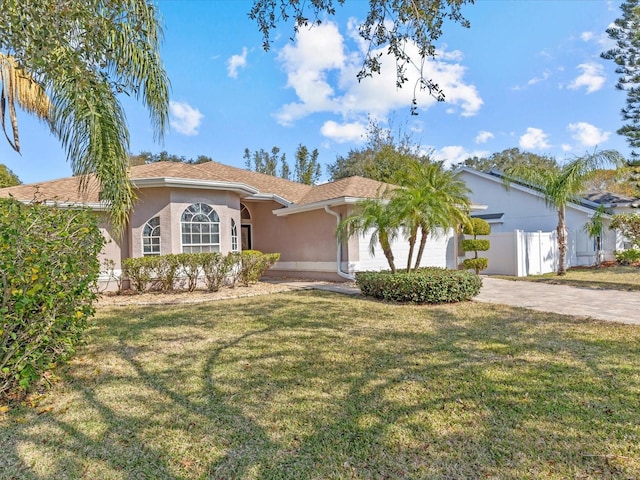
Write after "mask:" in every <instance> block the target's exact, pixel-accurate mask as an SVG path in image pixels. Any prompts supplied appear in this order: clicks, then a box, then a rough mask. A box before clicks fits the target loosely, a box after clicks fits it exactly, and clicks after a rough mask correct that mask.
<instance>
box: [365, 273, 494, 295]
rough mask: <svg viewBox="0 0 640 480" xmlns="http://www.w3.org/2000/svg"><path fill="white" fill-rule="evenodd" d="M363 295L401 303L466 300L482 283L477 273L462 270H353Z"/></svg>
mask: <svg viewBox="0 0 640 480" xmlns="http://www.w3.org/2000/svg"><path fill="white" fill-rule="evenodd" d="M356 283H357V285H358V287H359V288H360V290H361V291H362V293H363V294H364V295H367V296H370V297H374V298H377V299H380V300H386V301H392V302H402V303H452V302H461V301H463V300H470V299H472V298H473V297H475V296H476V295H478V293H480V287H481V286H482V279H481V278H480V277H479V276H478V275H474V274H473V273H471V272H468V271H464V270H447V269H444V268H435V267H431V268H421V269H419V270H417V271H414V272H412V273H406V272H397V273H391V272H390V271H383V272H357V273H356Z"/></svg>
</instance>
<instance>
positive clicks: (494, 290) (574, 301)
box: [309, 277, 640, 325]
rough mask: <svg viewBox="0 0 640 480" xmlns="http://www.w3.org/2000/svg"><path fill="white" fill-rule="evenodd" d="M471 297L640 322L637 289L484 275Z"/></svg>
mask: <svg viewBox="0 0 640 480" xmlns="http://www.w3.org/2000/svg"><path fill="white" fill-rule="evenodd" d="M310 283H311V282H310ZM309 286H310V287H311V288H316V289H319V290H328V291H331V292H338V293H344V294H351V295H356V294H359V293H360V290H359V289H358V288H357V287H353V286H351V285H346V284H345V285H341V284H339V283H331V284H324V283H323V284H312V283H311V284H310V285H309ZM474 300H475V301H478V302H485V303H499V304H503V305H511V306H514V307H524V308H530V309H532V310H539V311H543V312H554V313H561V314H565V315H574V316H578V317H586V318H593V319H598V320H606V321H610V322H619V323H628V324H632V325H640V292H625V291H620V290H593V289H588V288H578V287H569V286H566V285H549V284H545V283H536V282H526V281H514V280H500V279H497V278H491V277H483V278H482V290H481V292H480V295H478V296H477V297H476V298H475V299H474Z"/></svg>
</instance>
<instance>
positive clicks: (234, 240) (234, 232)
mask: <svg viewBox="0 0 640 480" xmlns="http://www.w3.org/2000/svg"><path fill="white" fill-rule="evenodd" d="M231 251H232V252H237V251H238V227H236V221H235V220H234V219H233V218H232V219H231Z"/></svg>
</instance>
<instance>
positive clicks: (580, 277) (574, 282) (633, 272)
mask: <svg viewBox="0 0 640 480" xmlns="http://www.w3.org/2000/svg"><path fill="white" fill-rule="evenodd" d="M496 277H498V278H504V279H507V280H520V281H525V282H543V283H553V284H561V285H570V286H573V287H583V288H593V289H598V290H601V289H605V290H606V289H612V290H640V267H624V266H614V267H603V268H570V269H568V270H567V274H566V275H563V276H561V277H559V276H558V275H557V274H555V273H545V274H544V275H532V276H529V277H503V276H498V275H496Z"/></svg>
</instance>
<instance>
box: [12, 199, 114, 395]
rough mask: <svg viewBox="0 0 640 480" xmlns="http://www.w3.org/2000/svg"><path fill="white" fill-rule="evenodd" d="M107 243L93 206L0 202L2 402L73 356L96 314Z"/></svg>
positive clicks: (22, 390) (13, 201)
mask: <svg viewBox="0 0 640 480" xmlns="http://www.w3.org/2000/svg"><path fill="white" fill-rule="evenodd" d="M103 244H104V238H103V236H102V234H101V233H100V230H99V229H98V227H97V225H96V219H95V216H94V215H93V214H92V213H91V212H89V211H88V210H78V209H59V208H56V207H48V206H44V205H31V206H26V205H22V204H21V203H19V202H17V201H15V200H0V293H1V294H2V300H1V302H0V399H1V398H3V397H9V396H15V395H19V394H20V393H22V392H24V391H25V390H26V389H27V388H28V387H29V386H30V385H32V384H33V383H34V382H35V381H37V380H39V379H40V378H41V377H42V375H43V374H44V373H45V372H47V371H48V370H50V369H51V368H53V367H54V366H55V365H56V364H57V363H61V362H63V361H65V360H67V359H68V358H69V357H70V356H71V355H72V354H73V353H74V349H75V346H76V345H77V343H78V341H79V340H80V338H81V335H82V332H83V331H84V330H85V328H86V325H87V318H88V317H90V316H91V315H93V313H94V308H93V301H94V300H95V298H96V288H97V286H96V283H97V279H98V275H99V272H100V262H99V260H98V253H99V252H100V250H101V249H102V246H103Z"/></svg>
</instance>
